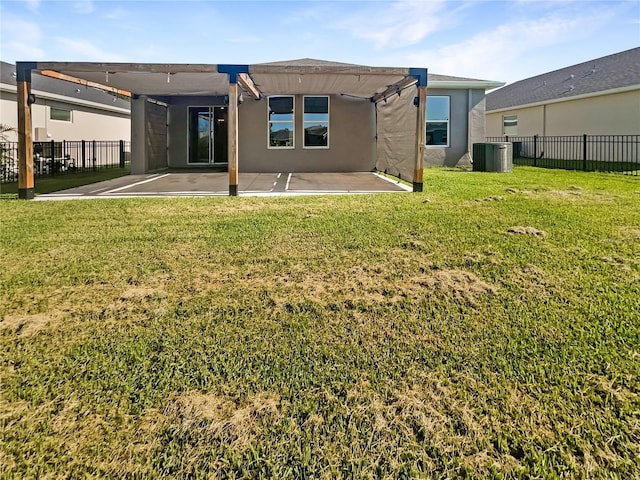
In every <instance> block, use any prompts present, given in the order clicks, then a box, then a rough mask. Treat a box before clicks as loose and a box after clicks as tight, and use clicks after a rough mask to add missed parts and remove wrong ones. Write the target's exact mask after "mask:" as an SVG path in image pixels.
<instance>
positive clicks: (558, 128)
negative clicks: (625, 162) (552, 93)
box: [486, 90, 640, 137]
mask: <svg viewBox="0 0 640 480" xmlns="http://www.w3.org/2000/svg"><path fill="white" fill-rule="evenodd" d="M513 114H517V115H518V132H517V135H518V136H530V135H550V136H553V135H582V134H587V135H638V134H640V90H634V91H628V92H621V93H612V94H608V95H598V96H592V97H587V98H580V99H576V100H568V101H565V102H556V103H550V104H547V105H538V106H535V107H529V108H519V109H511V110H508V111H500V112H490V113H487V121H486V124H487V136H489V137H494V136H502V135H503V132H502V117H503V116H504V115H513Z"/></svg>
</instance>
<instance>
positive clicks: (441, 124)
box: [427, 96, 451, 147]
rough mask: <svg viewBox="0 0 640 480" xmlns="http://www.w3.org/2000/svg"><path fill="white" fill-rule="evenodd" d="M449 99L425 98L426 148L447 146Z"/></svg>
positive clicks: (439, 97)
mask: <svg viewBox="0 0 640 480" xmlns="http://www.w3.org/2000/svg"><path fill="white" fill-rule="evenodd" d="M450 100H451V99H450V98H449V97H442V96H427V146H430V147H448V146H449V123H450V122H449V117H450V114H449V110H450V108H449V104H450Z"/></svg>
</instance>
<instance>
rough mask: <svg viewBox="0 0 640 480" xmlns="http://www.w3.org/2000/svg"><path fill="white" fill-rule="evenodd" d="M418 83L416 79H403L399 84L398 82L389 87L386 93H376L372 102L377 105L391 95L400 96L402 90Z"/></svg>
mask: <svg viewBox="0 0 640 480" xmlns="http://www.w3.org/2000/svg"><path fill="white" fill-rule="evenodd" d="M417 81H418V80H417V79H415V78H414V77H406V78H403V79H402V80H400V81H399V82H396V83H394V84H393V85H389V86H388V87H387V89H386V90H385V91H383V92H380V93H376V94H375V95H374V96H373V97H371V101H372V102H374V103H377V102H379V101H381V100H384V99H385V98H388V97H390V96H391V95H395V94H399V93H400V92H401V91H402V90H404V89H405V88H407V87H410V86H411V85H413V84H414V83H416V82H417Z"/></svg>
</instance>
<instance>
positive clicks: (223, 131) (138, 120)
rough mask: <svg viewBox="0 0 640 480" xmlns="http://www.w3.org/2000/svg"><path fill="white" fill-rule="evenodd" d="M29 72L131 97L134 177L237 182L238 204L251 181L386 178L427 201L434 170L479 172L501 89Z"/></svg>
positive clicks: (393, 73) (102, 67)
mask: <svg viewBox="0 0 640 480" xmlns="http://www.w3.org/2000/svg"><path fill="white" fill-rule="evenodd" d="M21 68H22V71H23V72H25V73H24V74H23V77H24V79H25V82H26V84H28V81H27V80H28V75H27V72H31V71H32V70H33V71H41V70H43V69H47V70H49V71H54V72H56V73H57V74H58V75H63V76H65V78H76V79H77V81H79V82H90V83H92V84H102V85H108V88H112V89H115V90H116V91H117V92H124V93H128V94H130V95H131V142H132V147H131V148H132V151H131V168H132V173H148V172H154V171H159V170H164V169H172V170H180V169H197V170H201V171H204V170H227V171H228V172H229V178H230V192H233V191H234V189H235V188H237V175H238V174H239V173H242V172H256V173H260V172H301V173H303V172H367V171H372V170H379V171H384V172H387V173H390V174H392V175H395V176H398V177H399V178H402V179H405V180H408V181H412V182H413V183H414V188H417V189H421V188H422V187H421V184H422V168H423V167H424V166H425V165H426V166H436V165H458V164H465V163H468V162H469V161H470V151H471V146H472V144H473V143H474V142H478V141H483V139H484V133H485V132H484V113H485V112H484V94H485V89H488V88H495V87H497V86H500V85H502V83H499V82H490V81H482V80H474V79H463V78H457V77H444V76H434V75H428V73H427V70H426V69H423V68H396V67H367V66H362V65H353V64H344V63H337V62H326V61H322V60H314V59H301V60H292V61H286V62H274V63H266V64H256V65H209V64H202V65H196V64H182V65H180V64H97V63H62V62H37V63H27V62H21ZM428 85H429V87H428ZM427 87H428V94H427ZM23 108H27V107H23Z"/></svg>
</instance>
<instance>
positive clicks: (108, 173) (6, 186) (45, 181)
mask: <svg viewBox="0 0 640 480" xmlns="http://www.w3.org/2000/svg"><path fill="white" fill-rule="evenodd" d="M129 172H130V168H129V167H126V168H120V167H109V168H99V169H97V170H96V171H83V172H74V173H62V174H59V175H57V176H54V177H36V178H35V181H34V189H35V192H36V194H41V193H51V192H59V191H60V190H66V189H68V188H74V187H80V186H82V185H89V184H91V183H96V182H102V181H104V180H111V179H112V178H118V177H123V176H125V175H129ZM0 194H1V195H2V198H5V199H11V198H18V182H9V183H3V184H1V185H0Z"/></svg>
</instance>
